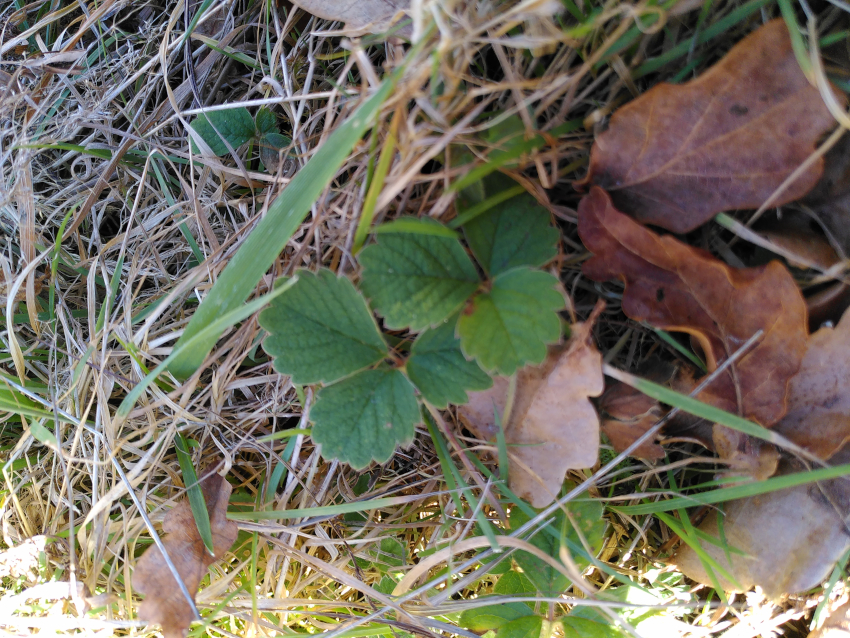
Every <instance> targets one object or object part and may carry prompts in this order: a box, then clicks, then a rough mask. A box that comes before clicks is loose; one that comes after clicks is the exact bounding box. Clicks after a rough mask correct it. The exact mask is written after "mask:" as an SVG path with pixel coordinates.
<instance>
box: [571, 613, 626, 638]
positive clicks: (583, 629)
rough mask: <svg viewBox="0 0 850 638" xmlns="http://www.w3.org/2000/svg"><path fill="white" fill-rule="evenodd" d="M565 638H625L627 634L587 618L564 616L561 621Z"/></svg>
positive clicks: (609, 625)
mask: <svg viewBox="0 0 850 638" xmlns="http://www.w3.org/2000/svg"><path fill="white" fill-rule="evenodd" d="M560 622H561V625H562V626H563V628H564V638H624V637H625V636H626V634H625V633H623V632H622V631H620V630H619V629H618V628H617V627H614V626H612V625H611V624H610V623H605V622H595V621H593V620H588V619H586V618H577V617H573V616H572V615H570V616H564V617H563V618H561V619H560Z"/></svg>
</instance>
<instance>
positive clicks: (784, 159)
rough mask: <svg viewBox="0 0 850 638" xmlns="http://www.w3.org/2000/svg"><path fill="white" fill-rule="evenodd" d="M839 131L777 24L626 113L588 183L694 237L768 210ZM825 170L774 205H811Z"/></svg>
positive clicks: (597, 150)
mask: <svg viewBox="0 0 850 638" xmlns="http://www.w3.org/2000/svg"><path fill="white" fill-rule="evenodd" d="M836 99H837V100H838V101H839V102H840V103H842V104H844V103H845V102H846V99H845V97H844V96H843V95H839V94H837V93H836ZM834 126H835V121H834V119H833V117H832V115H830V113H829V111H828V110H827V108H826V106H825V105H824V103H823V100H822V99H821V97H820V94H819V93H818V90H817V89H816V88H814V87H813V86H812V85H811V84H809V82H808V80H807V79H806V77H805V75H804V74H803V72H802V71H801V70H800V67H799V65H798V64H797V60H796V58H795V56H794V52H793V50H792V47H791V39H790V37H789V35H788V30H787V28H786V26H785V23H784V21H783V20H782V19H776V20H773V21H771V22H768V23H767V24H766V25H764V26H763V27H761V28H760V29H758V30H757V31H755V32H754V33H752V34H750V35H749V36H748V37H746V38H744V40H742V41H741V42H740V43H738V44H737V45H736V46H735V47H733V48H732V50H731V51H729V53H728V54H727V55H726V56H725V57H724V58H723V59H722V60H721V61H720V62H718V63H717V64H715V65H714V66H713V67H712V68H711V69H709V70H708V71H707V72H705V73H703V74H702V75H701V76H700V77H699V78H697V79H695V80H692V81H691V82H688V83H686V84H682V85H673V84H659V85H657V86H655V87H653V88H652V89H650V90H649V91H647V92H646V93H644V94H643V95H641V96H640V97H639V98H637V99H636V100H634V101H633V102H631V103H630V104H627V105H626V106H624V107H623V108H621V109H620V110H618V111H617V112H616V113H615V114H614V115H613V117H612V118H611V124H610V126H609V128H608V130H607V131H606V132H605V133H603V134H601V135H599V136H598V137H597V139H596V142H595V144H594V145H593V149H592V151H591V156H590V172H589V173H588V176H587V177H586V178H585V180H583V181H582V182H581V183H582V184H587V183H592V184H596V185H598V186H601V187H603V188H605V189H606V190H608V191H610V192H611V193H612V196H613V197H614V201H615V202H616V204H617V206H618V208H620V210H623V211H625V212H627V213H630V214H632V215H634V216H635V217H637V218H638V219H639V220H641V221H643V222H645V223H649V224H655V225H657V226H661V227H663V228H666V229H668V230H672V231H674V232H678V233H682V232H687V231H690V230H693V229H694V228H696V227H698V226H700V225H701V224H703V223H705V222H706V221H708V220H709V219H711V217H712V216H713V215H714V214H715V213H718V212H721V211H724V210H730V209H734V208H756V207H758V206H760V205H761V204H762V203H764V202H765V200H767V199H768V198H769V197H770V196H771V195H772V194H773V192H774V191H775V190H776V189H777V188H778V187H779V186H780V184H782V182H783V181H784V180H785V179H786V178H788V176H789V175H790V174H791V173H792V172H793V171H794V170H795V169H797V168H798V167H799V166H800V165H801V164H802V163H803V161H805V159H806V158H807V157H808V156H809V155H810V154H811V153H812V152H813V151H814V150H815V144H816V143H817V141H818V138H820V137H821V136H822V135H823V134H824V133H825V132H827V131H828V130H829V129H831V128H833V127H834ZM822 172H823V160H822V159H820V160H818V161H816V162H814V163H813V164H812V165H811V166H809V167H808V168H807V169H806V170H805V171H803V172H802V173H801V175H800V176H799V177H797V178H796V179H795V180H794V181H793V182H792V183H791V184H790V185H789V186H788V187H787V188H786V189H785V190H784V191H783V192H782V193H781V194H780V195H779V197H778V198H777V199H775V200H774V201H773V203H774V204H775V205H781V204H784V203H786V202H789V201H792V200H795V199H798V198H800V197H802V196H803V195H805V194H806V193H807V192H808V191H809V190H810V189H811V188H812V187H813V186H814V185H815V183H816V182H817V181H818V179H819V178H820V176H821V173H822Z"/></svg>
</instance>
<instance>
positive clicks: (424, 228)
mask: <svg viewBox="0 0 850 638" xmlns="http://www.w3.org/2000/svg"><path fill="white" fill-rule="evenodd" d="M374 232H375V233H377V234H379V235H389V234H393V233H403V234H411V235H437V236H438V237H449V238H451V239H457V237H458V234H457V231H454V230H452V229H451V228H446V227H445V226H443V225H442V224H439V223H436V222H435V221H434V220H433V219H429V218H427V217H424V218H422V219H419V218H418V217H400V218H399V219H395V220H393V221H391V222H387V223H386V224H381V225H380V226H378V227H377V228H375V230H374Z"/></svg>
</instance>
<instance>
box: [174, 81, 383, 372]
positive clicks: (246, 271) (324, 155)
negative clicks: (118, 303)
mask: <svg viewBox="0 0 850 638" xmlns="http://www.w3.org/2000/svg"><path fill="white" fill-rule="evenodd" d="M396 78H397V76H396V75H394V76H393V77H391V78H388V79H386V80H384V82H383V83H382V85H381V88H380V89H379V90H378V91H377V93H375V94H374V95H373V96H372V97H370V98H369V99H368V100H366V102H364V103H363V104H362V105H361V106H360V107H359V108H358V109H357V110H356V111H355V112H354V114H353V115H352V116H351V117H350V118H349V119H348V121H346V122H345V123H344V124H342V125H341V126H340V127H339V128H337V129H336V130H335V131H334V132H333V133H332V134H331V135H330V137H329V138H328V140H327V141H326V142H325V144H324V145H323V146H322V147H321V148H320V149H319V150H318V151H316V154H315V155H313V157H311V158H310V161H308V162H307V164H306V165H305V166H304V168H302V169H301V170H300V171H299V172H298V173H297V174H296V175H295V177H294V178H293V179H292V181H291V182H290V183H289V185H288V186H287V187H286V188H285V189H284V190H283V192H282V193H281V194H280V195H279V196H278V197H277V199H275V200H274V202H273V203H272V205H271V206H270V207H269V210H268V212H267V213H266V216H265V217H264V218H263V219H262V220H261V221H260V223H259V224H257V226H256V228H254V230H253V231H252V232H251V234H250V235H249V236H248V238H247V239H246V240H245V241H244V242H243V244H242V246H241V247H240V248H239V250H238V251H237V252H236V254H235V255H234V256H233V258H232V259H231V260H230V263H228V264H227V267H226V268H225V269H224V271H223V272H222V273H221V275H219V277H218V280H217V281H216V282H215V285H214V286H213V287H212V289H211V290H210V292H209V293H208V294H207V296H206V298H205V299H204V301H203V303H202V304H201V305H200V306H199V307H198V310H197V312H195V314H194V316H193V317H192V320H191V321H190V322H189V325H188V326H186V330H185V332H184V333H183V335H182V336H181V337H180V340H179V341H178V342H177V348H180V347H181V346H186V345H187V344H188V343H189V341H190V340H191V341H192V347H191V348H185V347H184V348H183V349H182V350H181V351H180V356H179V357H175V358H174V359H172V361H170V362H169V370H170V371H171V373H172V374H174V376H175V377H177V378H178V379H185V378H186V377H188V376H189V375H191V374H192V373H193V372H194V371H195V370H197V369H198V367H199V366H200V365H201V363H202V362H203V360H204V358H205V357H206V356H207V353H208V352H209V351H210V350H211V349H212V347H213V346H214V345H215V342H216V341H217V340H218V337H219V336H220V333H219V332H212V333H209V332H205V334H207V335H208V336H206V337H205V338H203V339H197V338H196V337H197V336H198V335H200V334H201V333H202V332H204V331H206V330H207V328H208V327H209V326H211V325H212V324H213V323H214V322H215V320H216V318H217V317H220V316H221V315H223V314H226V313H228V312H230V311H231V310H233V309H234V308H238V307H239V306H241V305H242V304H243V303H244V302H245V300H246V299H247V298H248V297H249V296H250V294H251V292H252V291H253V290H254V287H255V286H256V285H257V282H259V281H260V278H261V277H262V276H263V274H264V273H265V272H266V271H267V270H268V269H269V266H271V264H272V262H273V261H274V260H275V258H277V256H278V255H279V254H280V253H281V251H282V250H283V248H284V246H286V242H288V241H289V238H290V237H292V234H293V233H294V232H295V231H296V230H297V229H298V227H299V226H300V225H301V222H303V221H304V218H305V217H306V215H307V213H308V211H309V210H310V206H311V205H312V204H313V202H315V201H316V199H318V197H319V196H320V195H321V194H322V191H323V190H324V189H325V187H326V186H327V185H328V184H329V183H330V181H331V180H332V179H333V177H334V175H335V174H336V172H337V170H338V169H339V167H340V166H342V163H343V162H344V161H345V159H346V158H347V157H348V154H349V153H350V152H351V149H352V148H354V145H355V144H356V143H357V141H358V140H359V139H360V138H361V137H363V133H364V132H365V131H366V129H367V128H368V127H369V126H370V124H371V122H372V120H373V118H374V116H375V114H376V113H377V112H378V109H379V108H380V106H381V105H382V104H383V103H384V100H386V99H387V97H388V96H389V95H390V93H391V92H392V90H393V88H394V87H395V84H396ZM175 349H176V348H175Z"/></svg>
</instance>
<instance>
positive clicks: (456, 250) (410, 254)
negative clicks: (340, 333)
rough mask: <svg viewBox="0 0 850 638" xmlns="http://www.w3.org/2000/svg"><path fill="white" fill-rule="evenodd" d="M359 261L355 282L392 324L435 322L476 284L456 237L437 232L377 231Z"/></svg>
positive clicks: (399, 326) (459, 303)
mask: <svg viewBox="0 0 850 638" xmlns="http://www.w3.org/2000/svg"><path fill="white" fill-rule="evenodd" d="M428 223H432V224H436V222H428ZM360 263H361V264H362V265H363V278H362V281H361V284H360V287H361V288H362V289H363V292H365V293H366V296H367V297H368V298H369V299H370V300H371V301H372V307H373V308H374V309H375V310H376V311H377V312H378V314H380V315H382V316H383V317H384V323H385V325H386V326H387V327H388V328H390V329H392V330H397V329H402V328H407V327H409V328H410V329H411V330H416V331H419V330H422V329H424V328H427V327H428V326H435V325H437V324H438V323H439V322H441V321H443V320H444V319H447V318H448V317H449V316H451V315H452V314H454V313H455V312H457V311H458V310H459V309H460V307H461V306H462V305H463V304H464V302H465V301H466V300H467V299H469V296H470V295H471V294H472V293H473V292H475V289H476V288H478V284H479V279H478V273H477V272H476V271H475V266H474V265H473V264H472V260H471V259H470V258H469V256H468V255H467V254H466V252H465V251H464V250H463V247H462V246H461V245H460V242H458V241H457V240H456V239H451V238H450V237H443V236H439V235H428V234H422V233H391V234H383V235H380V240H379V241H378V243H377V244H372V245H371V246H367V247H366V248H364V249H363V251H362V252H361V253H360Z"/></svg>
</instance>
